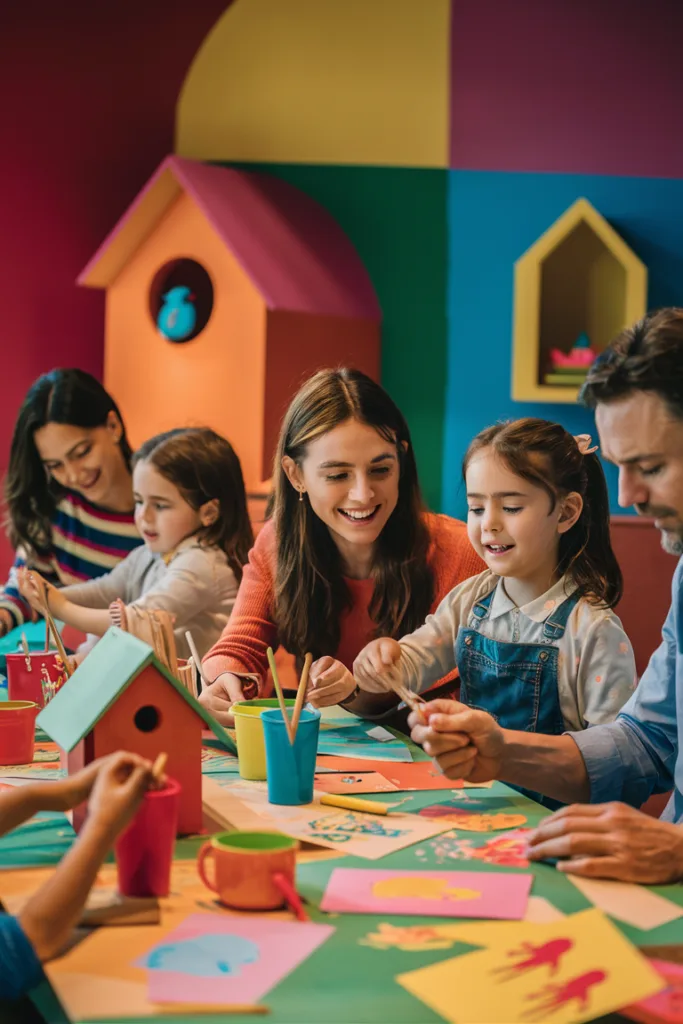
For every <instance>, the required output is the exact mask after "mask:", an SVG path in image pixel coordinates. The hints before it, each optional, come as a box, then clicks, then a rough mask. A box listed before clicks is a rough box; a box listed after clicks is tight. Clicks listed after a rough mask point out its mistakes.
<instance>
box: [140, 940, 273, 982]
mask: <svg viewBox="0 0 683 1024" xmlns="http://www.w3.org/2000/svg"><path fill="white" fill-rule="evenodd" d="M258 959H259V947H258V945H257V943H255V942H251V941H250V940H249V939H245V938H243V936H241V935H230V934H216V935H201V936H197V937H196V938H193V939H186V940H184V941H183V942H173V943H169V944H168V945H165V946H157V947H156V949H153V950H152V951H151V952H150V953H149V955H148V957H147V960H146V961H145V967H147V968H149V969H150V970H152V971H173V972H175V973H177V974H189V975H192V977H196V978H224V977H227V976H230V977H233V978H238V977H239V976H240V974H241V973H242V968H243V967H246V966H247V965H248V964H255V963H257V962H258Z"/></svg>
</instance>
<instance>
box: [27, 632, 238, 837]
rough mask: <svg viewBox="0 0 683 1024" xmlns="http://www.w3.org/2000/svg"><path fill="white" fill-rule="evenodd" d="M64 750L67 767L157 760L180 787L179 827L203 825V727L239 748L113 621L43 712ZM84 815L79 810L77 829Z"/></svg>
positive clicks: (40, 721) (45, 727) (193, 828)
mask: <svg viewBox="0 0 683 1024" xmlns="http://www.w3.org/2000/svg"><path fill="white" fill-rule="evenodd" d="M37 723H38V725H39V726H40V727H41V728H42V729H43V730H44V731H45V732H46V733H47V735H48V736H49V737H50V738H51V739H52V740H54V742H55V743H57V744H58V745H59V746H60V747H61V748H62V752H63V756H62V761H63V763H64V762H66V763H65V767H66V768H67V771H68V773H69V774H70V775H71V774H72V773H73V772H77V771H79V770H80V769H81V768H83V767H84V766H85V765H87V764H89V763H90V762H91V761H93V760H95V758H98V757H105V756H106V755H107V754H113V753H115V752H116V751H118V750H128V751H130V752H131V753H134V754H139V755H140V756H141V757H146V758H148V759H149V760H150V761H154V759H155V758H156V757H157V755H158V754H160V753H162V752H166V753H167V754H168V762H167V764H166V774H167V775H169V776H170V777H171V778H173V779H176V780H177V782H179V783H180V785H181V787H182V791H181V795H180V806H179V815H178V832H179V833H183V834H184V833H190V832H199V831H200V830H201V827H202V729H203V728H209V729H211V730H212V732H213V733H214V735H215V736H216V737H217V738H218V739H219V740H220V741H221V742H222V743H223V744H224V745H225V746H226V747H227V748H228V749H229V750H230V751H232V752H233V753H234V752H235V746H234V744H233V742H232V740H231V738H230V736H229V735H228V733H227V732H226V731H225V729H223V728H222V726H220V725H219V724H218V722H216V721H215V719H213V718H212V716H211V715H210V714H209V713H208V712H207V711H205V709H204V708H203V707H202V706H201V704H199V702H198V701H196V700H195V698H194V697H193V696H192V695H191V694H190V693H189V692H188V691H187V690H186V689H185V687H184V686H183V685H182V684H181V683H180V682H179V681H178V680H177V679H174V677H173V676H172V675H171V674H170V672H168V670H167V669H166V668H165V667H164V666H163V665H162V664H161V663H160V662H159V661H158V660H157V658H156V657H155V655H154V651H153V650H152V648H151V647H149V646H148V645H147V644H145V643H143V642H142V640H138V638H137V637H135V636H132V635H131V634H130V633H124V632H123V631H122V630H120V629H117V628H116V626H112V627H111V629H109V630H108V631H107V633H105V635H104V636H103V637H102V639H101V640H100V641H99V643H98V644H97V645H96V646H95V647H94V649H93V650H92V651H91V653H90V654H89V655H88V657H87V658H86V659H85V661H83V662H82V664H81V665H79V666H78V668H77V669H76V671H75V672H74V674H73V675H72V676H71V678H70V679H69V680H68V682H67V683H66V684H65V685H64V686H63V687H62V689H61V690H59V692H58V693H57V694H56V695H55V696H54V697H53V699H52V700H51V701H50V703H49V704H47V705H46V707H45V708H44V709H43V711H41V713H40V714H39V715H38V718H37ZM84 817H85V811H84V809H83V808H80V809H79V813H78V814H76V813H75V814H74V827H76V828H78V827H79V826H80V825H81V824H82V822H83V819H84Z"/></svg>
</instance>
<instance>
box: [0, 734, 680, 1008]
mask: <svg viewBox="0 0 683 1024" xmlns="http://www.w3.org/2000/svg"><path fill="white" fill-rule="evenodd" d="M411 747H412V744H411ZM420 755H421V756H422V757H424V755H423V753H422V751H420ZM212 777H213V778H216V777H217V776H216V775H215V774H214V775H213V776H212ZM219 777H220V776H219ZM233 777H234V776H233ZM367 799H370V800H372V799H376V800H379V801H382V800H386V794H381V795H380V794H377V795H375V796H368V797H367ZM448 801H454V802H455V803H456V804H457V805H458V806H460V807H462V808H463V809H468V810H475V811H482V812H485V813H489V812H491V813H493V812H500V811H509V812H517V813H522V814H524V815H526V817H527V825H528V826H533V825H535V824H537V823H538V822H539V821H540V820H541V818H543V817H545V816H546V815H547V813H548V812H547V811H546V810H545V809H544V808H542V807H541V806H540V805H539V804H536V803H535V802H534V801H532V800H529V799H527V798H526V797H524V796H521V795H520V794H518V793H516V792H515V791H514V790H512V789H510V788H509V787H507V786H505V785H503V784H502V783H495V784H494V785H493V787H492V788H491V789H471V790H465V791H463V790H456V791H453V792H451V791H448V790H434V791H431V792H424V791H423V792H419V793H414V794H412V795H411V796H410V798H409V800H408V801H407V802H406V803H404V804H403V805H402V809H405V810H409V811H410V810H412V811H416V810H419V809H420V808H422V807H426V806H427V805H429V804H435V803H446V802H448ZM504 834H505V833H504V832H496V833H483V834H482V833H474V832H464V831H459V832H457V833H450V834H449V836H450V837H455V839H458V840H462V839H467V840H470V841H472V843H473V844H475V845H481V844H483V843H484V842H485V841H486V840H487V839H490V838H492V836H494V835H497V836H502V835H504ZM73 838H74V833H73V831H72V829H71V826H70V825H69V823H68V821H67V819H66V818H65V817H64V816H63V815H61V814H42V815H40V816H39V818H38V820H36V821H34V822H33V823H31V824H29V825H26V826H24V827H23V828H21V829H18V830H15V831H14V832H13V833H11V834H10V835H8V836H5V837H3V838H1V839H0V871H2V870H3V869H8V868H12V867H25V866H27V865H30V864H34V865H46V864H56V863H57V862H58V861H59V859H60V858H61V856H62V855H63V854H64V852H65V850H66V849H68V847H69V845H70V844H71V842H72V841H73ZM204 838H205V837H194V838H190V839H181V840H179V841H178V843H177V845H176V853H175V856H176V858H178V859H188V858H193V857H194V856H195V855H196V853H197V850H198V848H199V846H200V844H201V843H202V842H203V841H204ZM453 842H454V838H445V837H441V836H437V837H434V839H431V840H427V841H426V842H423V843H419V844H417V845H415V846H411V847H408V848H407V849H404V850H400V851H398V852H397V853H393V854H391V855H389V856H387V857H384V858H383V859H382V860H381V861H368V860H365V859H362V858H359V857H350V856H344V857H340V858H335V859H334V860H320V861H310V862H308V863H302V864H300V865H299V867H298V873H297V885H298V888H299V891H300V892H301V894H302V896H303V897H304V898H305V899H307V900H309V901H311V903H310V904H309V907H308V910H309V913H310V917H311V920H312V921H318V922H326V923H329V924H332V925H333V926H334V928H335V931H334V933H333V934H332V935H331V936H330V938H329V939H328V940H327V941H326V942H324V943H323V945H322V946H321V947H319V949H318V950H316V952H315V953H314V954H313V955H312V956H311V957H309V958H308V959H307V960H305V961H304V962H303V963H302V964H301V965H300V966H299V967H298V968H297V969H296V970H295V971H294V972H292V973H291V974H290V975H288V976H287V977H286V978H284V979H283V981H281V982H280V984H279V985H277V986H276V987H275V988H274V989H272V990H271V991H270V992H269V993H268V994H267V995H266V996H265V997H264V998H263V1000H262V1002H264V1003H265V1004H266V1005H267V1006H269V1007H270V1010H271V1012H270V1015H269V1016H268V1017H267V1018H265V1019H266V1020H267V1021H269V1022H272V1024H321V1022H325V1024H365V1022H368V1024H370V1022H375V1021H381V1022H386V1024H431V1022H432V1021H434V1022H438V1021H441V1019H442V1018H441V1017H439V1016H438V1015H437V1014H436V1013H434V1012H433V1011H432V1010H431V1009H430V1008H429V1007H427V1006H425V1005H424V1004H423V1003H422V1002H420V1001H419V1000H418V999H416V998H415V997H413V996H412V995H411V994H410V993H408V992H407V991H406V990H405V989H403V988H402V987H401V986H399V985H397V984H396V982H395V981H394V978H395V976H396V975H397V974H399V973H401V972H403V971H407V970H414V969H416V968H418V967H422V966H426V965H428V964H431V963H434V962H436V961H439V960H443V959H448V958H450V957H453V956H457V955H459V954H461V953H465V952H469V951H470V950H471V948H472V947H470V946H467V945H464V944H462V943H459V944H455V945H453V947H452V948H451V949H441V950H431V951H422V952H408V951H403V950H400V949H388V950H378V949H374V948H371V947H369V946H367V945H364V944H363V941H362V940H363V939H364V938H365V937H366V936H367V935H368V934H369V933H371V932H374V931H376V930H377V927H378V925H379V924H380V923H381V922H386V921H389V922H390V923H391V924H393V925H395V926H397V927H400V926H405V925H416V924H443V923H444V921H445V920H446V919H444V918H436V917H420V918H418V917H399V916H395V915H381V916H374V915H369V914H363V915H357V914H341V915H326V914H323V913H321V912H320V911H318V910H317V909H316V907H315V906H314V905H313V904H315V903H317V902H319V900H320V898H321V896H322V893H323V892H324V889H325V885H326V883H327V879H328V878H329V876H330V874H331V872H332V870H333V869H334V868H335V867H337V866H341V865H343V866H344V867H364V868H367V867H373V866H374V867H379V866H380V865H381V866H382V867H386V868H400V869H419V868H422V869H430V870H434V869H442V870H451V871H453V870H465V871H469V870H476V871H511V870H512V871H514V870H521V871H531V872H532V873H533V875H534V883H533V887H532V894H533V895H535V896H543V897H545V898H546V899H547V900H549V902H551V903H552V904H554V905H555V906H556V907H557V908H558V909H559V910H561V911H563V912H565V913H568V914H569V913H575V912H576V911H579V910H584V909H586V908H588V907H589V906H590V904H589V903H588V901H587V900H586V899H585V898H584V897H583V896H582V895H581V893H580V892H579V891H578V890H577V889H576V888H575V887H574V886H573V885H572V884H571V883H570V882H569V881H568V879H567V878H566V877H565V876H564V875H562V874H561V873H559V872H558V871H556V870H555V869H554V868H553V867H551V866H549V865H545V864H539V865H533V866H532V867H530V868H525V869H510V868H504V867H497V866H494V865H487V864H484V863H481V862H478V861H470V860H457V859H452V858H449V857H448V856H447V848H448V846H451V847H452V844H453ZM444 851H446V855H445V856H444ZM0 886H1V880H0ZM653 890H654V891H655V892H658V893H660V894H661V895H662V896H666V897H667V899H670V900H672V901H673V902H674V903H677V904H679V905H681V906H683V886H679V885H663V886H655V887H653ZM448 920H449V921H451V920H453V919H448ZM614 923H615V924H616V925H617V927H618V928H620V930H621V931H622V932H623V933H624V934H625V935H626V936H627V937H628V938H629V939H630V940H631V941H632V942H633V943H635V944H636V945H638V946H648V945H668V944H679V943H683V918H682V919H680V920H678V921H675V922H672V923H671V924H667V925H664V926H662V927H660V928H655V929H652V930H651V931H647V932H643V931H640V930H638V929H637V928H633V927H631V926H628V925H624V924H620V923H619V922H616V921H615V922H614ZM85 941H87V939H86V940H85ZM200 984H201V981H198V985H200ZM33 1002H34V1004H35V1006H36V1007H37V1008H38V1009H39V1010H40V1012H41V1013H42V1014H43V1016H44V1019H45V1020H46V1021H48V1022H49V1024H68V1021H69V1019H68V1018H67V1017H66V1015H65V1014H64V1012H63V1011H62V1009H61V1007H60V1005H59V1002H58V1000H57V998H56V996H55V995H54V993H53V992H52V989H51V988H50V986H49V984H47V982H45V983H43V985H42V986H41V987H40V989H38V990H36V991H35V992H34V993H33ZM3 1019H4V1018H3ZM93 1019H96V1018H93ZM150 1019H151V1018H149V1017H146V1018H142V1017H129V1018H126V1020H127V1021H136V1022H137V1021H139V1022H142V1021H148V1020H150ZM169 1019H172V1020H174V1021H184V1022H186V1024H211V1022H213V1021H219V1020H225V1021H228V1020H229V1021H230V1022H232V1024H252V1022H253V1020H254V1019H255V1018H253V1017H251V1016H237V1015H230V1016H226V1015H220V1014H201V1015H196V1016H190V1015H188V1016H174V1017H172V1018H169ZM602 1019H603V1020H607V1019H608V1018H602ZM610 1019H614V1020H616V1019H621V1018H616V1017H612V1018H610Z"/></svg>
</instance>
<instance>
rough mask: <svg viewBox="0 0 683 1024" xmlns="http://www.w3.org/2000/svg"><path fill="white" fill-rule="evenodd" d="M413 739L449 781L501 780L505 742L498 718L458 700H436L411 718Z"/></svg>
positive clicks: (423, 706)
mask: <svg viewBox="0 0 683 1024" xmlns="http://www.w3.org/2000/svg"><path fill="white" fill-rule="evenodd" d="M408 725H410V727H411V729H412V732H411V734H410V738H411V739H412V740H413V742H414V743H419V744H420V746H421V747H423V748H424V751H425V753H426V754H429V755H430V757H433V758H434V760H435V761H436V763H437V765H438V766H439V768H440V769H441V771H442V772H443V774H444V775H445V776H446V778H448V779H468V780H469V781H470V782H488V781H489V780H490V779H497V778H498V777H499V776H500V768H501V758H502V754H503V748H504V746H505V739H504V733H503V730H502V729H501V728H500V726H499V725H498V723H497V722H496V720H495V718H492V717H491V715H488V714H487V713H486V712H485V711H473V710H472V709H471V708H468V707H467V705H465V704H460V703H459V702H458V701H455V700H433V701H430V702H429V703H427V704H422V705H421V706H420V711H419V713H416V712H415V711H413V712H412V714H411V715H410V717H409V718H408Z"/></svg>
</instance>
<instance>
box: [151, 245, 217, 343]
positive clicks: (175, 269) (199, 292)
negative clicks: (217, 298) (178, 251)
mask: <svg viewBox="0 0 683 1024" xmlns="http://www.w3.org/2000/svg"><path fill="white" fill-rule="evenodd" d="M212 310H213V284H212V283H211V278H210V277H209V275H208V273H207V272H206V270H205V269H204V267H203V266H202V265H201V263H197V261H196V260H190V259H177V260H170V261H169V262H168V263H165V264H164V265H163V267H161V268H160V269H159V270H158V271H157V272H156V274H155V275H154V280H153V281H152V285H151V288H150V290H149V311H150V314H151V316H152V319H153V320H154V323H155V324H156V326H157V330H158V331H159V333H160V334H161V335H162V337H164V338H166V339H167V340H168V341H172V342H175V343H176V344H179V343H182V342H185V341H192V339H193V338H196V337H197V335H198V334H201V332H202V331H203V330H204V328H205V327H206V325H207V324H208V322H209V319H210V317H211V311H212Z"/></svg>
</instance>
